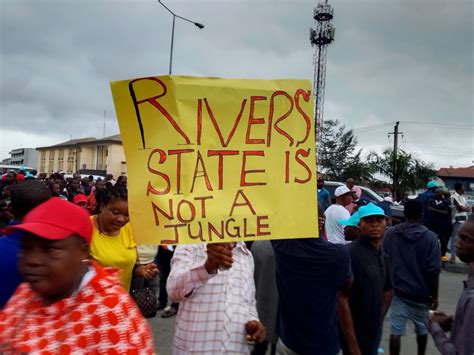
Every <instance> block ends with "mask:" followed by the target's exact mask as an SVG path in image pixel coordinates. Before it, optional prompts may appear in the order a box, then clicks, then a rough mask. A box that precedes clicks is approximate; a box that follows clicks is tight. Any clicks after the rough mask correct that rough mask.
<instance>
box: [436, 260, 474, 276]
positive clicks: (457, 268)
mask: <svg viewBox="0 0 474 355" xmlns="http://www.w3.org/2000/svg"><path fill="white" fill-rule="evenodd" d="M442 269H443V270H444V271H447V272H453V273H457V274H469V267H468V266H467V264H465V263H450V262H446V263H443V265H442Z"/></svg>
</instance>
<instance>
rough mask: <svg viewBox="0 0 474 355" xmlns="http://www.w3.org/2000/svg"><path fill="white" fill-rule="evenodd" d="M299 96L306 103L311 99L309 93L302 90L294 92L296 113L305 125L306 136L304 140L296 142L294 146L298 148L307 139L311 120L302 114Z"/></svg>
mask: <svg viewBox="0 0 474 355" xmlns="http://www.w3.org/2000/svg"><path fill="white" fill-rule="evenodd" d="M300 96H303V100H304V101H306V102H308V101H309V100H310V98H311V91H310V90H308V91H305V90H303V89H298V90H296V93H295V106H296V109H297V110H298V112H299V113H300V114H301V116H303V119H304V120H305V123H306V135H305V136H304V138H303V139H302V140H300V141H298V142H296V146H299V145H300V144H302V143H304V142H306V140H307V139H308V137H309V132H310V131H311V119H310V118H309V117H308V115H307V114H306V113H305V112H304V110H303V109H302V108H301V107H300Z"/></svg>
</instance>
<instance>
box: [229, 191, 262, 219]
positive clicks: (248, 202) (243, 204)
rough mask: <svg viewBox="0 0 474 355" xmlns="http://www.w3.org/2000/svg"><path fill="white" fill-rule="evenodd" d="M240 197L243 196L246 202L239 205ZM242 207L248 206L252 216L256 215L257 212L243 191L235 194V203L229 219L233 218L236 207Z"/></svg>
mask: <svg viewBox="0 0 474 355" xmlns="http://www.w3.org/2000/svg"><path fill="white" fill-rule="evenodd" d="M239 196H242V198H243V199H244V200H245V202H243V203H237V199H238V198H239ZM242 206H247V207H248V208H249V210H250V211H251V212H252V214H256V212H255V210H254V209H253V207H252V204H251V203H250V200H249V199H248V198H247V196H246V195H245V194H244V191H243V190H238V191H237V193H236V194H235V199H234V202H233V203H232V208H231V209H230V214H229V217H232V214H233V213H234V208H235V207H242Z"/></svg>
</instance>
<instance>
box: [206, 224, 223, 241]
mask: <svg viewBox="0 0 474 355" xmlns="http://www.w3.org/2000/svg"><path fill="white" fill-rule="evenodd" d="M207 226H208V233H209V241H212V233H214V234H215V235H216V236H217V237H218V238H219V239H224V221H221V230H220V231H218V230H217V229H216V227H214V225H213V224H212V223H211V222H208V223H207Z"/></svg>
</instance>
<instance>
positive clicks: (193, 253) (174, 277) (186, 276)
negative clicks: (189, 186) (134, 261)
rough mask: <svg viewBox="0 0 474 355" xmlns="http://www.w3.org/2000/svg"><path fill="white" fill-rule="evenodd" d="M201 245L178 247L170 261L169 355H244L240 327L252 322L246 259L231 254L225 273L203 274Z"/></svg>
mask: <svg viewBox="0 0 474 355" xmlns="http://www.w3.org/2000/svg"><path fill="white" fill-rule="evenodd" d="M206 259H207V253H206V244H194V245H180V246H178V247H177V248H176V251H175V253H174V256H173V259H172V260H171V273H170V276H169V278H168V281H167V287H166V288H167V291H168V296H169V297H170V299H171V300H172V301H173V302H179V303H180V306H179V312H178V316H177V319H176V332H175V337H174V340H173V354H175V355H181V354H183V355H184V354H249V353H250V346H249V345H248V344H247V340H246V332H245V324H246V323H247V322H249V321H251V320H258V314H257V309H256V301H255V284H254V279H253V272H254V262H253V258H252V254H251V253H250V252H249V250H248V249H247V247H246V246H245V244H244V243H242V242H239V243H237V245H236V247H235V248H234V249H233V259H234V263H233V265H232V267H231V268H230V269H228V270H224V271H221V270H219V271H217V273H215V274H209V273H208V272H207V270H206V269H205V267H204V263H205V261H206Z"/></svg>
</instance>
